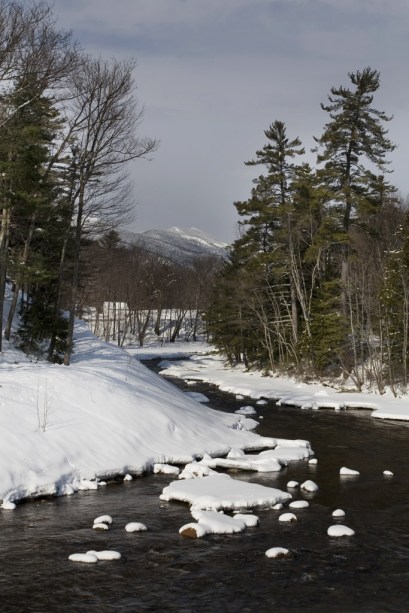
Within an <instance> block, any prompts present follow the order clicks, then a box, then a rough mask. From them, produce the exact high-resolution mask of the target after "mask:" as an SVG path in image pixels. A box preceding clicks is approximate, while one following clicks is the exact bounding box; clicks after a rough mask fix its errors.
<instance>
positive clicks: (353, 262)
mask: <svg viewBox="0 0 409 613" xmlns="http://www.w3.org/2000/svg"><path fill="white" fill-rule="evenodd" d="M0 37H1V41H0V80H1V88H0V132H1V139H0V201H1V202H0V207H1V214H0V288H1V289H0V322H3V316H4V324H3V323H1V324H0V325H1V326H2V329H1V330H0V351H1V350H2V345H1V344H2V339H3V337H4V339H5V340H6V341H8V340H10V338H11V337H12V336H13V328H12V325H13V318H14V315H15V314H16V312H17V310H19V314H20V316H21V322H22V325H21V327H20V329H19V330H18V331H17V333H16V335H17V339H18V343H19V346H20V347H21V348H22V349H24V351H26V352H27V353H29V354H32V355H34V356H37V357H47V359H49V360H51V361H54V362H60V363H64V364H66V365H69V364H70V359H71V355H72V352H73V350H74V341H73V331H74V319H75V317H76V316H78V315H79V316H81V315H82V314H83V313H84V312H85V311H86V309H87V308H89V307H92V308H94V309H95V312H96V313H97V317H99V316H101V317H103V316H104V303H105V302H107V301H111V302H113V303H117V302H118V303H119V302H124V303H126V304H127V308H128V321H127V324H126V325H127V329H126V330H125V332H127V331H130V332H131V333H132V335H133V337H135V339H136V340H137V342H139V344H141V345H142V344H143V342H144V339H145V336H146V333H147V328H148V326H151V327H152V326H153V328H154V329H155V331H156V333H157V335H158V337H159V336H160V330H159V328H160V319H161V314H162V312H164V311H166V310H167V309H168V310H169V309H173V310H174V312H175V313H177V315H176V323H175V325H174V328H173V330H172V332H171V333H170V336H169V338H168V340H171V341H174V340H175V339H176V338H177V335H178V333H179V331H180V326H181V324H182V320H183V318H185V317H186V314H187V313H188V317H190V318H191V319H192V318H194V319H195V322H194V323H193V327H192V328H191V332H190V333H189V334H190V335H191V337H192V338H193V339H195V338H196V337H197V331H198V325H199V322H201V321H202V317H204V318H205V321H206V326H207V335H208V336H209V338H210V339H211V341H212V342H213V343H214V344H215V345H216V347H217V349H218V350H219V351H220V352H221V353H222V354H224V355H225V356H226V357H227V359H228V361H229V362H230V364H239V363H242V364H244V365H245V366H246V367H247V368H256V369H261V370H262V371H264V372H265V373H266V374H289V375H293V376H297V377H301V378H302V379H304V380H311V379H313V378H319V379H321V380H329V381H331V382H334V381H336V380H337V381H340V382H341V384H342V382H345V381H347V380H348V381H353V383H354V385H355V387H356V388H357V389H359V390H361V389H362V388H363V387H371V388H376V389H377V391H378V392H380V393H383V392H384V391H385V390H386V388H389V389H391V390H392V392H393V393H394V394H398V393H400V392H402V391H406V389H407V386H408V359H409V271H408V265H409V217H408V212H407V202H406V199H405V198H404V197H403V196H402V195H401V194H399V192H398V190H397V189H396V188H395V187H394V186H393V184H392V183H391V182H390V181H389V177H390V176H391V169H390V167H389V166H390V163H389V160H388V154H389V153H391V152H392V151H393V150H394V148H395V145H394V143H392V142H391V140H390V139H389V138H388V130H387V124H388V122H389V121H390V120H391V119H392V118H391V117H390V116H389V115H388V114H387V113H386V112H384V111H383V110H379V109H378V108H377V106H376V101H375V95H376V92H377V91H378V90H379V87H380V74H379V72H378V71H377V70H375V69H373V68H371V67H366V68H364V69H362V70H357V71H356V72H351V73H349V75H348V77H349V83H348V87H347V86H344V85H341V86H334V87H332V88H331V89H330V94H329V95H328V96H327V99H326V101H325V102H324V103H322V104H321V107H322V110H323V112H324V113H325V117H326V123H325V124H324V127H323V131H322V134H321V135H320V136H317V137H314V140H315V149H314V151H313V153H314V155H315V159H316V162H315V164H314V166H312V164H311V163H308V162H306V161H305V156H306V153H305V148H304V147H303V145H302V143H301V141H300V139H299V138H298V137H297V136H295V135H289V133H290V131H287V126H286V124H285V123H284V122H283V121H279V120H275V121H273V123H272V124H271V125H270V126H269V127H268V128H267V129H266V130H265V138H266V140H267V142H266V144H264V145H263V146H262V147H261V148H260V150H258V151H256V152H255V155H254V157H253V159H251V160H249V161H247V162H245V164H246V165H249V166H254V167H256V166H257V167H261V174H260V175H259V176H258V177H257V178H256V179H255V180H254V182H253V186H252V188H251V191H250V196H249V198H248V200H245V201H240V202H235V203H234V206H235V207H236V209H237V213H238V216H239V226H240V236H239V238H238V239H237V240H236V241H235V242H234V243H233V245H231V248H230V251H229V257H228V259H227V261H226V262H224V263H223V262H221V261H218V262H216V261H212V262H210V261H207V260H204V259H203V260H198V261H197V262H193V263H190V264H189V265H185V266H183V265H181V264H177V265H176V264H175V263H172V262H170V261H167V260H166V259H164V258H160V257H158V256H156V255H154V254H149V253H146V252H144V251H143V250H141V249H140V248H137V247H135V246H132V245H127V244H126V243H124V241H122V240H121V235H120V229H121V228H123V227H124V226H126V224H129V222H130V220H131V219H132V214H133V210H134V208H135V207H134V194H133V188H132V183H131V181H130V178H129V176H128V170H127V169H128V166H129V165H128V162H130V161H132V160H136V159H138V158H139V159H140V158H144V159H149V157H150V155H151V154H152V153H153V152H154V151H155V150H156V149H157V147H158V141H157V140H156V139H155V138H150V137H143V136H140V135H139V130H140V125H141V122H142V119H143V108H142V107H141V106H140V104H139V101H138V99H137V97H136V85H135V81H134V69H135V63H134V62H133V61H117V60H115V59H110V60H104V59H102V58H100V57H97V58H94V57H92V56H90V55H89V54H87V53H86V52H85V51H84V50H83V49H82V48H81V47H80V46H79V45H78V43H77V42H76V41H75V40H74V39H73V38H72V35H71V34H70V33H66V32H62V31H61V30H60V29H59V28H58V27H57V26H56V22H55V19H54V16H53V12H52V8H51V7H50V6H49V5H48V4H46V3H43V2H38V3H29V4H27V3H24V2H12V3H11V2H1V3H0ZM310 158H311V156H310ZM181 180H182V178H181ZM10 288H11V291H12V297H11V306H10V310H9V312H8V311H7V312H6V311H5V293H6V291H7V292H9V291H10ZM19 297H21V298H22V299H21V300H20V301H19ZM179 320H180V322H179ZM178 322H179V323H178ZM94 323H95V326H97V324H98V325H99V324H100V323H101V322H100V321H99V322H94ZM115 325H116V324H115V323H114V326H115ZM3 328H4V329H3ZM104 330H105V331H104V332H103V333H102V335H103V336H104V335H105V336H107V338H109V337H110V333H108V332H106V329H104ZM125 332H124V330H120V329H119V328H117V330H116V332H115V340H117V342H118V344H122V343H123V342H124V339H125V336H126V334H125Z"/></svg>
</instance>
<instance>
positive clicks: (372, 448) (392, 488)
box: [0, 381, 409, 613]
mask: <svg viewBox="0 0 409 613" xmlns="http://www.w3.org/2000/svg"><path fill="white" fill-rule="evenodd" d="M175 383H176V384H178V385H181V386H183V382H178V381H175ZM186 389H189V391H192V390H196V391H201V392H203V393H205V394H206V395H207V396H208V397H209V398H210V400H211V402H210V405H211V406H213V407H215V408H218V409H221V410H226V411H234V410H236V409H237V408H239V407H240V406H242V405H243V404H253V406H256V405H254V403H252V402H251V401H249V399H246V401H238V400H236V399H235V398H234V397H233V396H229V395H227V394H222V393H220V392H218V391H217V390H216V389H215V388H211V387H209V386H207V385H206V386H205V385H203V384H198V385H197V386H195V387H191V386H189V387H188V388H186ZM257 412H258V416H259V417H260V416H263V419H260V426H259V428H258V430H257V431H258V432H259V433H260V434H263V435H266V436H277V437H284V438H305V439H308V440H310V441H311V444H312V447H313V449H314V451H315V453H316V456H317V458H318V464H317V465H315V466H312V465H310V464H308V463H306V462H295V463H291V464H290V465H289V466H288V467H287V468H286V469H284V470H283V471H281V472H280V473H269V474H264V475H260V474H256V473H252V472H245V473H243V472H237V473H232V476H234V477H236V478H240V479H243V480H247V481H254V482H259V483H262V484H264V485H271V486H273V487H279V488H282V489H286V484H287V482H288V481H289V480H290V479H295V480H297V481H299V482H302V481H303V480H305V479H307V478H308V479H312V480H314V481H315V482H316V483H317V484H318V485H319V488H320V489H319V491H318V492H317V493H316V494H309V495H305V494H303V495H301V496H300V498H307V499H308V500H309V501H310V507H309V508H307V509H301V510H296V511H295V513H296V514H297V517H298V522H297V523H295V524H289V525H283V524H282V523H281V522H278V516H279V514H280V512H279V511H273V510H262V511H259V512H257V514H258V516H259V518H260V526H259V527H257V528H248V529H247V530H246V531H245V532H243V533H241V534H236V535H229V536H217V535H214V536H207V537H205V538H203V539H197V540H191V539H186V538H183V537H181V536H180V535H179V534H178V530H179V528H180V527H181V526H182V525H183V524H185V523H188V522H190V521H191V516H190V513H189V510H188V508H187V506H186V505H182V504H178V503H165V502H162V501H160V500H159V495H160V493H161V491H162V489H163V487H164V486H165V485H167V484H168V483H169V481H170V480H171V477H169V476H166V475H149V476H147V477H143V478H139V479H135V480H134V481H132V482H129V483H121V484H112V485H108V486H107V487H106V488H100V489H99V490H98V491H90V492H79V493H78V494H76V495H75V496H71V497H64V498H57V499H49V500H44V501H33V502H28V503H25V504H21V505H19V506H18V507H17V509H16V510H15V511H14V512H10V511H0V526H1V527H0V612H1V613H3V612H4V613H8V612H10V613H11V612H17V611H18V612H24V613H25V612H27V611H29V612H32V611H33V612H37V611H41V612H43V611H44V612H45V611H47V612H50V613H58V612H63V611H70V612H71V611H72V612H75V613H81V612H82V611H84V612H85V611H87V612H88V611H91V612H98V613H105V612H109V611H126V612H128V611H129V612H135V613H139V612H144V611H155V612H158V613H159V612H160V613H162V612H163V613H167V612H177V613H188V612H189V613H202V612H203V613H204V612H206V613H208V612H209V613H219V612H220V613H225V612H232V613H233V612H251V613H253V612H254V613H256V612H257V613H259V612H260V613H264V612H270V611H271V612H276V611H279V612H287V611H304V612H309V611H311V612H316V611H319V612H321V611H322V612H324V611H325V612H352V613H355V612H357V613H361V612H362V613H373V612H381V611H382V612H383V611H384V612H387V613H391V612H395V611H396V612H401V611H402V612H404V611H406V610H407V609H408V602H407V601H408V591H409V590H408V587H409V474H408V461H409V424H406V423H400V422H383V421H382V422H381V421H377V420H374V419H372V418H371V417H370V416H369V412H366V411H360V412H357V411H348V412H339V413H336V412H334V411H332V410H320V411H301V410H299V409H295V408H288V407H287V408H285V407H277V406H276V405H275V404H274V403H273V402H269V404H268V405H266V406H262V407H257ZM341 466H347V467H349V468H353V469H356V470H359V471H360V473H361V474H360V476H359V477H358V478H351V477H350V478H341V477H340V475H339V468H340V467H341ZM385 469H388V470H391V471H392V472H393V473H394V477H392V478H385V477H384V476H383V474H382V473H383V470H385ZM337 507H340V508H342V509H344V511H345V512H346V517H345V519H344V520H343V521H342V522H341V523H345V524H346V525H348V526H350V527H351V528H353V529H354V530H355V532H356V534H355V536H353V537H350V538H339V539H335V538H329V537H328V536H327V528H328V526H330V525H331V524H333V523H336V522H335V521H334V520H333V519H332V517H331V512H332V511H333V510H334V509H335V508H337ZM102 513H109V514H110V515H112V517H113V520H114V523H113V525H112V527H111V529H110V530H109V531H108V532H103V533H101V532H97V531H95V530H92V524H93V520H94V518H95V517H96V516H97V515H101V514H102ZM130 521H141V522H143V523H145V524H146V525H147V527H148V532H145V533H132V534H130V533H127V532H125V530H124V526H125V525H126V523H128V522H130ZM273 546H283V547H286V548H288V549H290V550H291V552H292V554H293V557H292V558H291V559H288V560H272V559H268V558H266V557H265V555H264V553H265V551H266V550H267V549H268V548H270V547H273ZM89 549H97V550H101V549H114V550H116V551H120V552H121V554H122V558H121V560H119V561H112V562H98V563H97V564H95V565H86V564H78V563H73V562H69V561H68V556H69V554H71V553H74V552H85V551H87V550H89Z"/></svg>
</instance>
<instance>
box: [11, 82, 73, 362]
mask: <svg viewBox="0 0 409 613" xmlns="http://www.w3.org/2000/svg"><path fill="white" fill-rule="evenodd" d="M28 101H29V104H28V103H27V102H28ZM2 102H3V104H4V105H6V106H7V108H8V109H9V113H10V119H9V121H8V123H7V139H5V140H4V141H3V142H2V154H1V167H2V171H3V177H5V178H6V184H7V186H8V191H7V193H6V194H5V196H6V198H7V200H8V202H9V218H10V226H9V237H8V243H9V249H8V251H9V261H8V274H9V276H10V277H11V279H12V280H13V290H14V293H13V300H12V303H11V308H10V313H9V317H8V321H7V325H6V328H5V338H7V339H9V338H10V333H11V324H12V320H13V316H14V313H15V311H16V307H17V300H18V296H19V293H20V290H21V289H22V288H23V287H25V290H26V293H27V292H28V293H29V296H28V299H27V300H26V303H25V304H26V307H27V308H26V309H25V310H24V312H23V320H24V325H23V328H22V330H21V335H22V338H23V339H24V347H25V348H26V349H27V350H37V349H38V347H39V346H40V345H41V344H42V342H43V341H44V339H45V338H47V337H48V338H49V337H50V335H51V328H50V326H51V325H52V321H53V318H52V317H51V316H50V313H51V312H53V310H54V309H53V300H55V295H54V292H53V290H52V285H53V284H54V282H55V270H56V261H58V259H57V258H58V251H59V249H60V242H61V234H59V235H57V232H58V223H59V217H60V215H59V212H58V207H57V206H56V195H57V192H58V186H57V185H58V184H57V179H56V177H55V176H54V173H53V172H51V171H50V168H49V164H48V162H49V158H50V149H51V147H52V145H53V142H54V139H55V135H56V133H57V131H58V129H59V128H60V125H61V122H60V120H59V118H58V114H57V113H56V111H55V110H54V108H53V105H52V102H51V101H50V100H49V99H48V98H47V97H45V96H43V95H41V93H40V92H38V91H37V84H36V82H35V80H32V79H31V78H30V76H27V77H25V78H24V79H20V80H17V81H16V83H15V84H14V87H13V90H12V91H11V92H10V93H9V94H8V95H7V96H4V97H3V100H2ZM58 319H59V315H58V314H56V320H58ZM58 326H59V327H61V324H60V323H59V324H58Z"/></svg>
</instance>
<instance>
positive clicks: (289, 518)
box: [278, 513, 297, 523]
mask: <svg viewBox="0 0 409 613" xmlns="http://www.w3.org/2000/svg"><path fill="white" fill-rule="evenodd" d="M278 521H283V522H290V523H291V522H296V521H297V516H296V515H294V513H283V514H282V515H280V517H279V518H278Z"/></svg>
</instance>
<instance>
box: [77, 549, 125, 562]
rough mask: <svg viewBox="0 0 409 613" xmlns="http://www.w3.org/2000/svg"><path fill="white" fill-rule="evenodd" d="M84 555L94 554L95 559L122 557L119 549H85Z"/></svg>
mask: <svg viewBox="0 0 409 613" xmlns="http://www.w3.org/2000/svg"><path fill="white" fill-rule="evenodd" d="M86 555H87V556H88V555H91V556H95V557H96V558H97V560H120V559H121V557H122V556H121V554H120V553H119V551H112V550H110V549H106V550H103V551H94V550H93V549H92V550H91V551H87V553H86Z"/></svg>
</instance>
